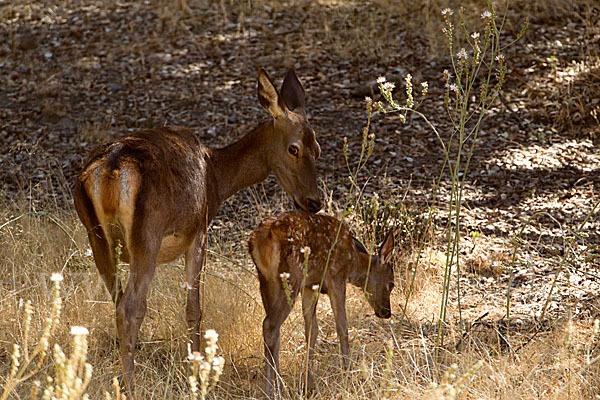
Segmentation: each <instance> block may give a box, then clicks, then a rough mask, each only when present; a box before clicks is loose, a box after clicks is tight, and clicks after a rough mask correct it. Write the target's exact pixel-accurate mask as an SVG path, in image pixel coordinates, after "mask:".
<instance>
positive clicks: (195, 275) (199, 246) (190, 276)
mask: <svg viewBox="0 0 600 400" xmlns="http://www.w3.org/2000/svg"><path fill="white" fill-rule="evenodd" d="M204 237H205V236H204V234H199V235H198V236H197V237H196V239H195V240H194V243H192V245H191V246H190V247H189V248H188V250H187V251H186V253H185V275H186V280H187V282H186V283H187V285H188V287H187V303H186V307H185V315H186V321H187V325H188V330H189V334H190V340H191V342H192V346H191V347H192V351H200V323H201V321H202V310H201V309H200V276H201V273H202V268H203V267H204V255H205V252H206V242H205V240H204Z"/></svg>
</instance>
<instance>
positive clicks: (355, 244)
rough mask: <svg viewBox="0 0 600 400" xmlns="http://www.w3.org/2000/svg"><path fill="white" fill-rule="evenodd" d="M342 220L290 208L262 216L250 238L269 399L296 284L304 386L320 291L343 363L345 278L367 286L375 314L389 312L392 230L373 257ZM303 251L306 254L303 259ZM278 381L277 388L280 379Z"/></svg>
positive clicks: (310, 378) (382, 315)
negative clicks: (304, 356)
mask: <svg viewBox="0 0 600 400" xmlns="http://www.w3.org/2000/svg"><path fill="white" fill-rule="evenodd" d="M340 224H341V222H340V221H339V220H338V219H336V218H334V217H330V216H326V215H316V214H310V213H307V212H304V211H294V212H290V213H286V214H283V215H280V216H277V217H268V218H266V219H265V220H263V221H262V223H261V224H260V225H259V226H258V228H256V229H255V230H254V232H253V233H252V235H251V237H250V240H249V243H248V245H249V252H250V255H251V256H252V259H253V261H254V263H255V264H256V267H257V270H258V279H259V282H260V293H261V296H262V301H263V305H264V308H265V312H266V317H265V319H264V322H263V338H264V348H265V358H266V368H265V377H266V384H265V392H266V394H267V396H268V397H269V398H271V397H273V392H274V390H275V379H276V376H277V377H278V376H279V347H280V328H281V325H282V324H283V322H284V321H285V319H286V318H287V316H288V315H289V313H290V311H291V309H292V306H293V303H294V300H295V299H296V296H297V295H298V293H299V292H300V289H302V312H303V315H304V333H305V336H306V342H307V343H308V344H309V346H308V347H309V350H308V374H307V378H306V379H307V387H308V388H310V387H312V386H313V383H314V377H313V371H312V359H313V354H314V346H315V343H316V340H317V334H318V326H317V320H316V306H317V295H318V292H319V291H320V292H321V293H324V294H327V295H328V296H329V299H330V301H331V308H332V309H333V315H334V317H335V326H336V331H337V335H338V338H339V340H340V350H341V353H342V360H343V364H344V367H346V368H347V366H348V356H349V348H348V327H347V321H346V304H345V301H346V283H347V282H350V283H352V284H353V285H355V286H357V287H359V288H365V289H366V294H367V299H368V302H369V304H370V305H371V307H372V308H373V310H374V311H375V315H377V316H378V317H380V318H389V317H390V316H391V310H390V293H391V291H392V289H393V288H394V271H393V269H392V266H391V265H388V262H389V260H390V256H391V253H392V250H393V248H394V239H393V235H392V234H388V235H387V237H386V238H385V240H384V242H383V244H382V245H381V248H380V250H379V254H378V255H375V256H372V257H371V256H370V255H369V254H368V252H367V250H366V249H365V247H364V246H363V245H362V244H361V243H360V242H359V241H358V240H356V239H355V238H354V237H352V235H351V233H350V230H349V228H348V227H347V226H346V225H345V224H343V223H342V224H341V226H340ZM338 229H339V235H338ZM336 236H337V241H336ZM334 243H335V246H334ZM332 247H333V248H332ZM330 249H331V254H330V255H329V253H330ZM307 251H309V252H310V253H309V255H308V259H307V262H306V263H305V262H304V261H305V256H306V252H307ZM328 257H329V263H328V265H327V259H328ZM277 382H278V384H277V387H279V380H278V379H277Z"/></svg>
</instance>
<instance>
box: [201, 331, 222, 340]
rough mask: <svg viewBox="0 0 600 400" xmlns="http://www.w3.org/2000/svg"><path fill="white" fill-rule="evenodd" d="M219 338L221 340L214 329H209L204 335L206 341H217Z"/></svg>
mask: <svg viewBox="0 0 600 400" xmlns="http://www.w3.org/2000/svg"><path fill="white" fill-rule="evenodd" d="M218 338H219V334H218V333H217V331H215V330H214V329H209V330H207V331H206V333H205V334H204V339H206V340H211V339H212V340H215V341H216V340H217V339H218Z"/></svg>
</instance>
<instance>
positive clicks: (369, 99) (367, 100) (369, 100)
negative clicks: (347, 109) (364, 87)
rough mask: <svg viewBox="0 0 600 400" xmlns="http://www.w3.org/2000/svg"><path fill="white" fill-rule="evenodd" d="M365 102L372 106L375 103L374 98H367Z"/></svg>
mask: <svg viewBox="0 0 600 400" xmlns="http://www.w3.org/2000/svg"><path fill="white" fill-rule="evenodd" d="M365 102H366V103H367V104H372V103H373V99H372V98H370V97H369V96H367V97H365Z"/></svg>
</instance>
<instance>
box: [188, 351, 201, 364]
mask: <svg viewBox="0 0 600 400" xmlns="http://www.w3.org/2000/svg"><path fill="white" fill-rule="evenodd" d="M188 360H190V361H198V362H200V361H202V360H204V357H202V354H200V352H199V351H195V352H193V353H189V354H188Z"/></svg>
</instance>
